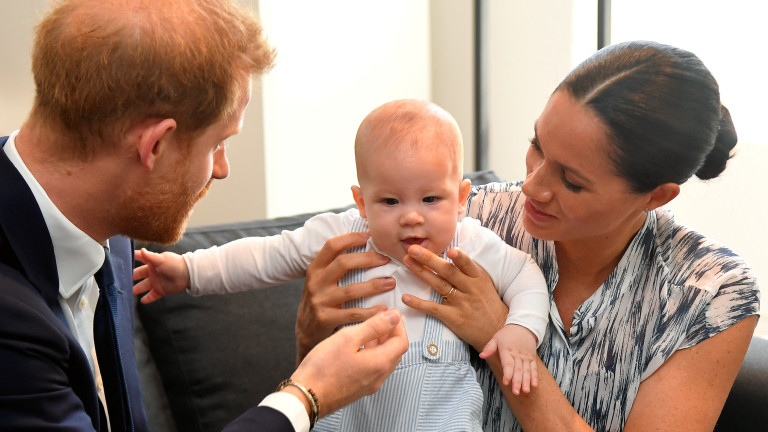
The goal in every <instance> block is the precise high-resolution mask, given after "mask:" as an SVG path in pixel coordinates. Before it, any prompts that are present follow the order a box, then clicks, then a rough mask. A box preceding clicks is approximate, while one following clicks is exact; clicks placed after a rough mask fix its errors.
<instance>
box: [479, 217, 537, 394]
mask: <svg viewBox="0 0 768 432" xmlns="http://www.w3.org/2000/svg"><path fill="white" fill-rule="evenodd" d="M470 228H471V226H470ZM477 234H479V235H477ZM471 238H472V240H473V241H474V242H477V243H475V244H473V245H472V246H474V248H475V255H474V257H473V258H474V259H475V260H476V262H477V263H478V264H479V265H480V266H482V267H483V268H484V269H486V271H488V274H489V275H490V276H491V279H492V280H493V284H494V285H495V286H496V289H497V290H498V291H499V295H500V296H501V299H502V300H503V301H504V303H505V304H506V305H507V306H508V307H509V313H508V315H507V319H506V322H505V324H506V325H505V326H504V327H503V328H502V329H501V330H499V331H498V332H497V333H496V334H495V335H494V336H493V338H491V340H490V341H489V342H488V344H487V345H486V346H485V347H484V349H483V352H482V353H481V357H482V358H488V357H489V356H491V355H493V354H495V353H496V352H498V353H499V357H500V359H501V364H502V367H503V373H504V376H503V380H502V383H503V384H504V385H509V384H510V383H511V384H512V391H513V392H514V393H515V394H519V392H520V389H521V388H522V389H523V392H526V393H527V392H528V391H530V388H531V386H533V387H536V385H537V371H536V363H535V362H536V361H537V354H536V348H537V347H538V345H539V344H541V341H542V340H543V339H544V333H545V331H546V328H547V324H548V322H549V291H548V289H547V283H546V280H545V279H544V275H543V274H542V273H541V269H539V266H538V265H536V262H534V261H533V259H532V258H531V256H530V255H528V254H527V253H525V252H523V251H521V250H519V249H515V248H513V247H512V246H509V245H508V244H506V243H505V242H504V241H503V240H501V239H500V238H499V237H498V236H497V235H496V234H495V233H494V232H492V231H490V230H488V229H485V228H481V229H480V232H479V233H476V234H475V235H473V236H472V237H471Z"/></svg>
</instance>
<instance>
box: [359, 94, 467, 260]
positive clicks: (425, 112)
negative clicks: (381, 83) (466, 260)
mask: <svg viewBox="0 0 768 432" xmlns="http://www.w3.org/2000/svg"><path fill="white" fill-rule="evenodd" d="M462 160H463V148H462V141H461V132H460V131H459V127H458V125H457V124H456V121H455V120H454V119H453V117H452V116H451V115H450V114H448V112H446V111H445V110H444V109H442V108H440V107H439V106H437V105H435V104H433V103H431V102H427V101H421V100H412V99H405V100H396V101H393V102H388V103H386V104H384V105H382V106H380V107H378V108H376V109H375V110H373V111H372V112H371V113H370V114H368V116H367V117H365V119H364V120H363V122H362V123H361V124H360V128H359V129H358V130H357V137H356V138H355V161H356V165H357V181H358V183H359V186H353V187H352V194H353V196H354V198H355V202H356V203H357V207H358V208H359V209H360V215H361V216H362V217H364V218H367V219H368V227H369V229H370V232H371V237H372V238H373V241H374V243H375V244H376V246H377V247H378V248H379V249H380V250H381V252H383V253H385V254H387V255H389V256H390V257H392V258H395V259H398V260H402V259H403V257H404V256H405V255H406V253H407V250H408V247H409V246H410V245H413V244H418V245H421V246H423V247H425V248H427V249H429V250H430V251H432V252H434V253H436V254H440V253H442V252H444V251H445V250H446V249H447V248H448V246H450V243H451V241H452V240H453V237H454V234H455V232H456V222H457V220H458V217H459V215H461V214H463V213H464V209H465V206H466V202H467V195H469V188H470V182H469V180H462Z"/></svg>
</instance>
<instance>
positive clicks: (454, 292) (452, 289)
mask: <svg viewBox="0 0 768 432" xmlns="http://www.w3.org/2000/svg"><path fill="white" fill-rule="evenodd" d="M448 295H456V287H453V286H452V287H451V290H450V291H448Z"/></svg>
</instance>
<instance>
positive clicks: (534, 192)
mask: <svg viewBox="0 0 768 432" xmlns="http://www.w3.org/2000/svg"><path fill="white" fill-rule="evenodd" d="M522 190H523V194H525V196H527V197H529V198H531V199H534V200H536V201H540V202H546V201H549V200H551V199H552V189H551V188H550V187H549V184H548V182H547V176H546V170H545V169H544V166H543V165H537V166H533V167H528V175H527V176H526V177H525V182H523V186H522Z"/></svg>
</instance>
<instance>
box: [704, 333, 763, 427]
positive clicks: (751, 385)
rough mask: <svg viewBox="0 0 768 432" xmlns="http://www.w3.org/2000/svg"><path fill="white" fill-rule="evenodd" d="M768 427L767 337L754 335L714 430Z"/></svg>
mask: <svg viewBox="0 0 768 432" xmlns="http://www.w3.org/2000/svg"><path fill="white" fill-rule="evenodd" d="M767 429H768V339H766V338H762V337H758V336H755V337H753V338H752V342H751V343H750V345H749V350H747V355H746V357H745V358H744V363H742V365H741V369H739V375H738V376H737V377H736V381H735V382H734V383H733V388H732V389H731V392H730V393H729V394H728V400H727V401H726V402H725V407H723V412H722V413H721V414H720V418H719V419H718V421H717V427H715V431H716V432H752V431H754V432H758V431H759V432H763V431H765V430H767Z"/></svg>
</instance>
